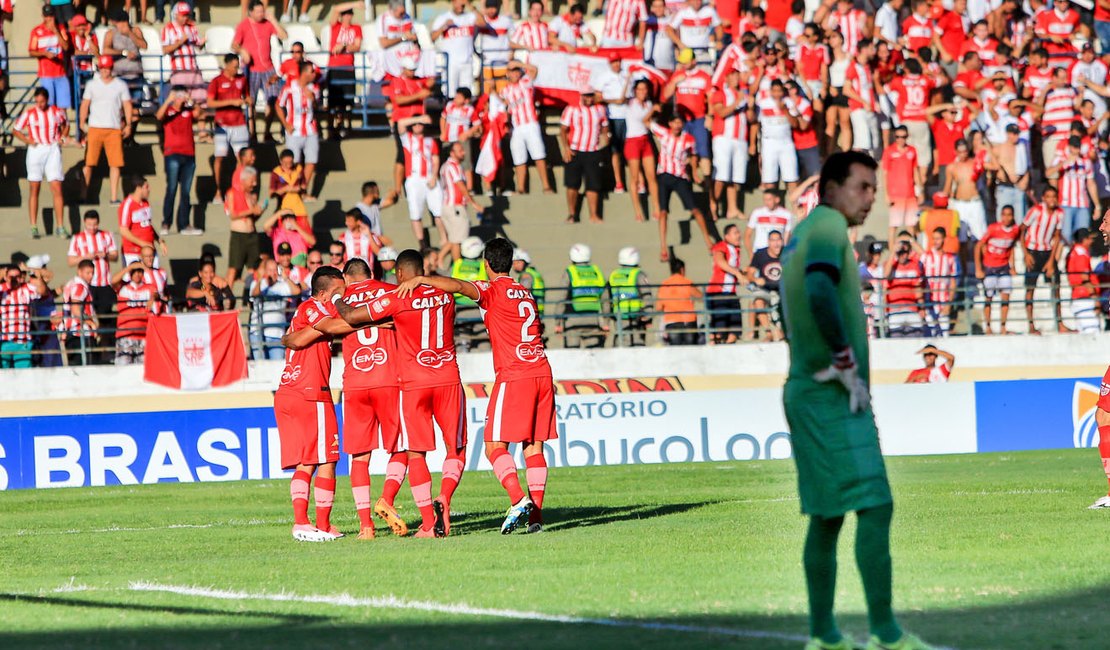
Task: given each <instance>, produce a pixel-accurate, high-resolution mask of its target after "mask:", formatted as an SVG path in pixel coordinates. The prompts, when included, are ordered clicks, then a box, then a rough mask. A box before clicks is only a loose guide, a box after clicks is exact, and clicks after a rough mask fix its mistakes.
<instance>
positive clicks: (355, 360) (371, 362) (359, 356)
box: [351, 347, 389, 372]
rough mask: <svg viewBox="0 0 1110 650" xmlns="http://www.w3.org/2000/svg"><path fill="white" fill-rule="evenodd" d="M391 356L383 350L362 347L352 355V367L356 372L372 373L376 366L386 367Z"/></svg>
mask: <svg viewBox="0 0 1110 650" xmlns="http://www.w3.org/2000/svg"><path fill="white" fill-rule="evenodd" d="M387 359H389V355H388V354H387V353H386V351H385V350H383V349H381V348H368V347H361V348H359V349H357V350H355V353H354V354H353V355H351V366H352V367H354V369H355V370H359V371H362V372H370V371H371V370H373V369H374V368H375V367H376V366H381V365H384V364H385V362H386V360H387Z"/></svg>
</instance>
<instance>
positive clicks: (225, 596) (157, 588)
mask: <svg viewBox="0 0 1110 650" xmlns="http://www.w3.org/2000/svg"><path fill="white" fill-rule="evenodd" d="M128 589H129V590H131V591H144V592H162V593H171V594H177V595H180V596H194V597H199V598H215V599H218V600H265V601H272V602H296V603H309V604H322V605H332V606H336V607H378V608H389V609H408V610H419V611H425V612H439V613H443V614H454V615H459V616H488V617H493V618H509V619H517V620H527V621H543V622H548V623H566V624H570V625H601V626H605V627H619V628H634V629H641V630H657V631H666V632H686V633H702V634H712V635H719V636H731V637H738V638H747V639H774V640H777V641H786V642H791V643H805V642H807V641H809V638H808V637H805V636H801V635H797V634H787V633H784V632H770V631H765V630H745V629H736V628H727V627H713V626H698V625H685V624H681V623H663V622H652V621H636V620H622V619H615V618H585V617H579V616H568V615H564V614H544V613H542V612H528V611H521V610H514V609H493V608H483V607H472V606H470V605H466V604H463V603H457V604H454V603H436V602H431V601H417V600H404V599H401V598H397V597H396V596H376V597H370V598H359V597H356V596H351V595H350V594H346V593H343V594H338V595H312V596H298V595H296V594H292V593H286V592H282V593H276V594H268V593H249V592H245V591H231V590H224V589H208V588H205V587H186V586H182V585H162V584H158V583H152V582H144V581H139V582H132V583H130V584H129V585H128Z"/></svg>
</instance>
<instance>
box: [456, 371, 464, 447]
mask: <svg viewBox="0 0 1110 650" xmlns="http://www.w3.org/2000/svg"><path fill="white" fill-rule="evenodd" d="M465 446H466V391H465V390H463V387H462V384H459V427H458V429H456V430H455V449H462V448H463V447H465Z"/></svg>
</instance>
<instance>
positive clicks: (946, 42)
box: [933, 3, 968, 58]
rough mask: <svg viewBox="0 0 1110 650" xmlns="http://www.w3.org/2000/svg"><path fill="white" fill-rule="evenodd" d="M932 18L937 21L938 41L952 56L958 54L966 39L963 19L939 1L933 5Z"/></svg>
mask: <svg viewBox="0 0 1110 650" xmlns="http://www.w3.org/2000/svg"><path fill="white" fill-rule="evenodd" d="M933 20H935V21H936V22H937V29H939V30H940V43H941V45H942V46H943V47H944V49H945V51H946V52H948V54H949V55H951V56H952V57H953V58H955V57H957V56H959V54H960V48H962V47H963V46H964V41H965V40H967V31H968V30H967V29H965V28H964V19H963V17H962V16H960V14H958V13H956V12H955V11H948V10H947V9H945V8H944V6H943V5H942V4H940V3H937V4H936V5H934V6H933Z"/></svg>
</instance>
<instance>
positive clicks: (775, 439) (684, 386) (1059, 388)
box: [0, 335, 1110, 489]
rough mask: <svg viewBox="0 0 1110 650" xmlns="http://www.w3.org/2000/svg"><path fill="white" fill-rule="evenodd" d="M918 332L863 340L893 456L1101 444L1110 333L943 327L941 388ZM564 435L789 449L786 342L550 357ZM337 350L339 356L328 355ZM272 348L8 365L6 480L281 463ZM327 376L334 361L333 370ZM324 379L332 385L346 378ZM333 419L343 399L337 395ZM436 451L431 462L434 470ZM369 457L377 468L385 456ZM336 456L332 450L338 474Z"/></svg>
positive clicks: (2, 449) (477, 401)
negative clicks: (207, 375) (231, 356)
mask: <svg viewBox="0 0 1110 650" xmlns="http://www.w3.org/2000/svg"><path fill="white" fill-rule="evenodd" d="M920 345H921V342H920V341H890V340H884V341H877V342H875V343H874V344H873V346H872V368H873V383H874V387H873V393H874V407H875V414H876V418H877V420H878V425H879V431H880V434H881V438H882V444H883V449H884V452H885V453H886V454H888V455H908V454H953V453H973V452H977V451H1011V450H1023V449H1059V448H1071V447H1089V446H1093V445H1095V444H1097V442H1098V437H1097V427H1096V426H1095V424H1094V411H1095V404H1096V402H1097V400H1098V397H1099V393H1100V380H1099V378H1100V377H1101V375H1102V373H1103V371H1104V370H1105V363H1106V360H1110V337H1108V336H1102V335H1096V336H1078V335H1077V336H1067V337H1063V336H1053V337H1043V338H1035V337H995V338H975V339H969V338H964V339H951V340H946V341H943V343H942V345H943V347H944V348H945V349H947V350H950V351H951V352H953V353H954V354H955V355H956V358H957V363H956V368H955V370H954V371H953V373H952V381H951V382H950V383H947V384H932V385H907V384H901V383H899V382H901V381H902V380H903V379H904V377H905V375H906V374H907V373H908V372H909V371H910V370H911V369H912V368H914V367H916V365H917V364H918V363H919V357H917V356H916V355H915V353H916V350H917V349H918V347H919V346H920ZM550 354H551V362H552V367H553V368H554V370H555V375H556V386H557V390H558V393H559V395H558V397H557V400H556V403H557V409H558V418H559V425H558V426H559V433H560V438H559V440H557V441H554V442H553V443H551V444H550V445H549V450H548V456H549V458H548V461H549V463H550V464H551V465H552V466H553V467H565V466H588V465H617V464H640V463H648V464H650V463H675V462H704V461H720V460H754V459H770V458H787V457H789V456H790V453H791V448H790V438H789V434H788V433H787V427H786V422H785V419H784V416H783V413H782V406H781V394H782V393H781V385H782V380H783V373H784V372H785V370H786V364H787V358H786V349H785V347H784V346H783V345H781V344H778V345H745V346H728V347H705V348H650V349H642V348H641V349H636V350H612V349H606V350H597V351H570V350H555V351H552V352H551V353H550ZM460 361H461V369H462V374H463V380H464V383H465V384H466V389H467V394H468V401H467V413H466V416H467V421H468V427H469V431H470V439H471V442H470V452H469V455H468V461H467V462H468V465H469V469H488V468H489V467H488V464H487V463H486V461H485V459H484V458H483V457H482V454H481V444H480V440H481V437H482V427H483V425H484V417H485V408H486V403H487V401H488V400H487V399H486V395H488V394H489V390H490V388H491V386H490V383H489V382H490V381H491V379H492V368H491V361H490V357H489V354H488V353H475V354H469V355H465V356H464V357H462V358H461V359H460ZM338 365H339V364H337V366H338ZM280 372H281V367H280V363H279V362H259V363H254V364H252V366H251V378H250V379H249V380H248V381H245V382H242V383H240V384H238V385H236V386H232V387H228V388H224V389H218V390H209V391H201V392H195V393H181V392H174V391H170V390H166V389H163V388H161V387H158V386H153V385H149V384H145V383H143V382H142V369H141V368H130V367H121V368H116V367H90V368H72V369H70V368H62V369H50V370H47V369H40V370H30V371H5V372H4V373H2V374H0V489H15V488H35V487H40V488H45V487H71V486H97V485H117V484H139V483H144V484H145V483H155V482H165V481H181V482H194V481H226V480H239V479H262V478H277V477H284V476H287V475H288V473H286V472H283V471H282V470H281V468H280V463H279V462H278V453H277V452H278V449H277V431H276V428H275V426H274V416H273V411H272V408H271V405H272V395H271V391H272V390H273V389H274V388H275V387H276V382H277V377H278V376H279V375H280ZM335 372H336V373H337V375H338V374H339V373H340V372H341V368H339V367H337V368H335ZM333 385H336V386H338V385H340V382H339V380H338V376H337V377H336V378H335V381H334V384H333ZM339 410H340V417H342V409H341V408H340V409H339ZM441 458H442V457H441V456H439V457H435V456H433V457H432V458H431V459H430V460H431V463H432V466H433V467H436V466H438V464H439V462H440V460H441ZM374 460H375V462H374V464H373V466H372V469H373V470H374V471H376V472H382V471H384V458H382V457H376V458H375V459H374ZM345 470H346V467H345V466H344V465H343V464H342V463H341V467H340V472H341V473H345Z"/></svg>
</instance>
